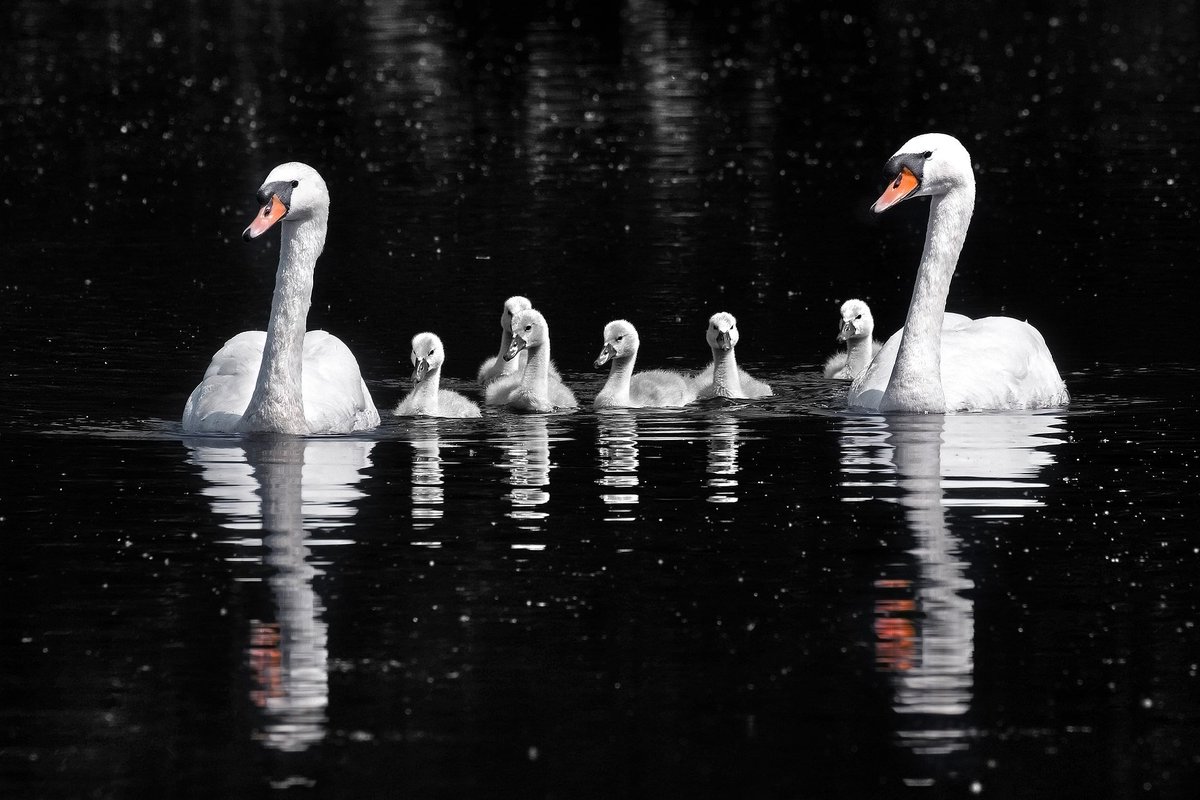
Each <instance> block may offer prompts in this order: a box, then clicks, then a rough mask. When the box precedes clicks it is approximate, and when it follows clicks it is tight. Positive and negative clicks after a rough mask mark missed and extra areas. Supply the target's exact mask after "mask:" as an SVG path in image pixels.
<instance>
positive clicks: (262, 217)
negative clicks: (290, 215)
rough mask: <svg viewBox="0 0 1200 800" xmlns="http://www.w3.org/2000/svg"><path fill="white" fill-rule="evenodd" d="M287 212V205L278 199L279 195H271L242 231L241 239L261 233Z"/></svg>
mask: <svg viewBox="0 0 1200 800" xmlns="http://www.w3.org/2000/svg"><path fill="white" fill-rule="evenodd" d="M287 212H288V210H287V206H285V205H284V204H283V201H282V200H280V199H279V195H277V194H273V195H271V199H270V200H268V201H267V204H266V205H265V206H263V207H262V211H259V212H258V215H257V216H256V217H255V218H254V221H253V222H251V223H250V225H249V226H248V227H247V228H246V230H244V231H242V239H244V240H245V241H247V242H248V241H250V240H251V239H255V238H257V237H259V236H261V235H263V234H264V233H266V231H267V230H268V229H270V227H271V226H272V225H274V224H275V223H276V222H279V220H281V219H283V218H284V217H285V216H287Z"/></svg>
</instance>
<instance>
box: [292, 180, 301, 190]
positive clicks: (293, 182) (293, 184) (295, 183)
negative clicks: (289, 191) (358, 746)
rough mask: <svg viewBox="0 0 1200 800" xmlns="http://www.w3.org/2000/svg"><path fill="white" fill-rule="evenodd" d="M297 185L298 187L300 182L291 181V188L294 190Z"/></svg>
mask: <svg viewBox="0 0 1200 800" xmlns="http://www.w3.org/2000/svg"><path fill="white" fill-rule="evenodd" d="M299 185H300V181H292V188H293V189H295V188H296V187H297V186H299Z"/></svg>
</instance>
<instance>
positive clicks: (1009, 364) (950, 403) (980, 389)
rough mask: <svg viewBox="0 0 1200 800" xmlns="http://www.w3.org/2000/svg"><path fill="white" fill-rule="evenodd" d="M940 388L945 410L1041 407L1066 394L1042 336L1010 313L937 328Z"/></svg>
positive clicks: (1064, 399)
mask: <svg viewBox="0 0 1200 800" xmlns="http://www.w3.org/2000/svg"><path fill="white" fill-rule="evenodd" d="M942 388H943V390H944V391H945V393H946V408H947V409H948V410H951V411H964V410H979V409H1014V408H1047V407H1052V406H1060V405H1063V404H1064V403H1066V402H1067V399H1068V398H1067V391H1066V386H1065V385H1064V384H1063V381H1062V378H1061V377H1060V376H1059V374H1058V368H1057V367H1056V366H1055V365H1054V358H1053V357H1052V356H1051V355H1050V351H1049V349H1048V348H1047V347H1046V342H1045V340H1044V339H1043V338H1042V335H1041V334H1040V333H1038V331H1037V329H1036V328H1034V327H1033V326H1032V325H1030V324H1029V323H1027V322H1021V321H1019V320H1015V319H1013V318H1012V317H984V318H982V319H977V320H975V321H974V322H972V323H971V324H970V325H967V326H963V327H961V328H955V329H953V330H943V331H942Z"/></svg>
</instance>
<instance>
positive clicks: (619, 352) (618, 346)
mask: <svg viewBox="0 0 1200 800" xmlns="http://www.w3.org/2000/svg"><path fill="white" fill-rule="evenodd" d="M637 351H638V332H637V328H635V327H633V325H632V324H631V323H629V322H626V321H625V320H623V319H614V320H613V321H612V322H610V323H608V324H607V325H605V326H604V347H603V348H602V349H601V350H600V355H598V356H596V361H595V365H596V366H597V367H600V366H603V365H604V364H605V363H607V362H608V360H609V359H610V358H627V357H629V356H636V355H637Z"/></svg>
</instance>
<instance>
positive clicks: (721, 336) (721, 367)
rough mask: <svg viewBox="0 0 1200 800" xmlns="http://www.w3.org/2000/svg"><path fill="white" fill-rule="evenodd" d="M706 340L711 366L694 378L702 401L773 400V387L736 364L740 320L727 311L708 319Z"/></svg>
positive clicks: (693, 382)
mask: <svg viewBox="0 0 1200 800" xmlns="http://www.w3.org/2000/svg"><path fill="white" fill-rule="evenodd" d="M704 338H705V339H706V340H707V341H708V346H709V347H711V348H712V354H713V360H712V363H711V364H709V365H708V366H707V367H705V368H704V369H703V370H701V371H700V372H699V373H698V374H697V375H696V376H695V377H693V378H692V387H693V388H694V389H695V390H696V396H697V398H699V399H700V400H709V399H711V398H713V397H726V398H736V399H756V398H759V397H770V396H771V394H773V392H772V391H771V387H770V386H768V385H767V384H765V383H763V382H762V381H760V380H758V379H756V378H754V377H752V376H751V375H750V373H748V372H746V370H744V369H742V368H740V367H739V366H738V365H737V361H736V359H734V357H733V348H734V347H736V346H737V343H738V339H739V338H740V334H739V333H738V328H737V319H735V318H734V316H733V314H730V313H728V312H726V311H718V312H717V313H716V314H713V315H712V316H711V317H709V319H708V329H707V330H706V331H705V334H704Z"/></svg>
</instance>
